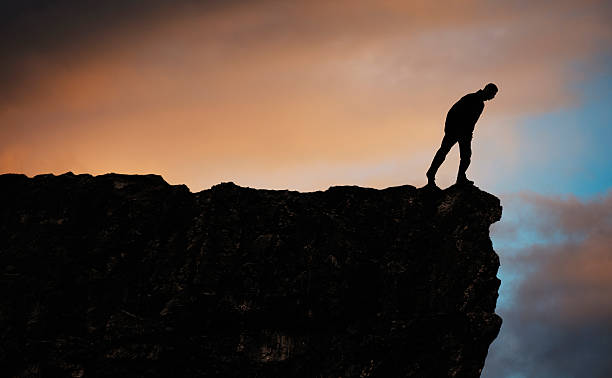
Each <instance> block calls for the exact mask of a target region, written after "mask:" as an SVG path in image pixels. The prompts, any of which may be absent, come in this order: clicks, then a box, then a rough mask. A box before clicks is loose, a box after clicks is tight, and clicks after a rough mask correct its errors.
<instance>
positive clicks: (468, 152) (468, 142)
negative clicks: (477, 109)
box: [457, 133, 474, 184]
mask: <svg viewBox="0 0 612 378" xmlns="http://www.w3.org/2000/svg"><path fill="white" fill-rule="evenodd" d="M459 156H460V157H461V161H460V162H459V173H458V174H457V184H473V183H474V182H473V181H470V180H468V179H467V177H466V175H465V172H466V171H467V169H468V167H469V166H470V162H471V158H472V133H470V134H469V135H466V136H462V137H460V138H459Z"/></svg>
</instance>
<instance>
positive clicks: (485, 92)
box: [481, 83, 497, 101]
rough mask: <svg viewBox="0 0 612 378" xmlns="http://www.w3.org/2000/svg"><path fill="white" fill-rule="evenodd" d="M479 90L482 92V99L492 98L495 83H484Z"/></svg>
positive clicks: (495, 91)
mask: <svg viewBox="0 0 612 378" xmlns="http://www.w3.org/2000/svg"><path fill="white" fill-rule="evenodd" d="M481 92H482V99H483V100H484V101H488V100H490V99H492V98H493V97H495V95H496V94H497V85H495V84H493V83H489V84H487V85H485V87H484V88H483V89H481Z"/></svg>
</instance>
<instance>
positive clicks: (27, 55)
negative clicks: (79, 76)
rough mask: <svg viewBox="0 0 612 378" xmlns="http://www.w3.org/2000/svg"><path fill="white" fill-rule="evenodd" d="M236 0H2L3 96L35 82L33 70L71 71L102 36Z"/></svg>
mask: <svg viewBox="0 0 612 378" xmlns="http://www.w3.org/2000/svg"><path fill="white" fill-rule="evenodd" d="M235 2H236V1H225V2H224V1H221V0H204V1H194V0H174V1H165V0H104V1H98V0H56V1H47V0H3V1H1V2H0V53H1V54H2V59H0V83H1V84H2V86H3V92H4V95H5V96H6V97H15V96H18V95H19V93H18V90H19V88H20V87H23V83H24V81H26V80H29V81H35V80H36V78H35V77H34V78H33V77H32V75H36V74H38V73H39V72H40V71H41V67H47V66H49V67H51V66H52V67H55V68H56V69H57V68H59V69H62V68H63V69H67V70H69V69H70V67H71V64H78V62H79V57H80V56H81V55H86V54H89V53H91V51H92V50H95V49H96V45H97V44H98V43H99V42H100V41H109V40H111V39H113V38H116V37H117V36H120V35H121V34H125V33H134V32H138V31H139V30H141V31H145V30H147V29H148V28H149V27H150V25H151V24H154V23H156V22H158V21H160V20H163V19H166V18H169V17H172V16H173V15H174V14H175V13H178V12H185V11H202V12H204V11H210V10H213V9H215V8H219V7H229V6H230V5H231V4H233V3H235ZM49 67H47V68H49ZM49 71H50V70H49ZM51 72H52V71H51ZM28 89H29V88H28ZM13 99H14V98H13Z"/></svg>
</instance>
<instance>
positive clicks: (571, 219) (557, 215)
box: [484, 192, 612, 378]
mask: <svg viewBox="0 0 612 378" xmlns="http://www.w3.org/2000/svg"><path fill="white" fill-rule="evenodd" d="M510 202H511V203H512V204H513V206H516V207H519V208H522V209H523V210H524V211H525V212H524V214H529V216H518V217H516V218H515V219H514V220H511V221H510V222H509V223H510V224H509V225H508V226H507V230H508V231H509V233H508V234H506V235H504V237H508V236H509V235H513V236H515V237H516V236H519V235H524V234H525V233H524V231H525V230H528V231H530V232H531V233H532V234H533V235H536V236H535V237H533V236H532V239H531V241H532V242H534V241H535V242H536V243H531V244H529V245H527V246H525V247H523V248H521V249H519V250H518V252H517V251H515V253H513V254H512V255H509V256H505V255H504V250H499V251H498V252H499V253H500V255H501V260H502V268H503V269H504V271H505V274H506V275H508V276H515V277H521V279H520V284H519V285H518V286H516V288H515V289H514V290H513V298H512V299H511V300H509V301H508V303H501V306H500V308H499V310H498V312H499V313H500V314H501V316H502V318H503V319H504V324H503V326H502V331H501V333H500V336H499V338H498V340H496V341H495V343H494V344H493V345H492V347H491V350H490V354H489V357H488V359H487V363H486V368H485V371H484V376H485V377H510V376H524V377H545V378H546V377H607V376H609V373H610V371H611V369H612V360H611V359H610V358H609V351H610V350H612V296H610V293H611V292H612V248H611V247H610V246H611V245H612V192H610V193H608V194H607V195H606V196H603V197H600V198H597V199H594V200H591V201H586V202H585V201H580V200H579V199H577V198H573V197H570V198H565V199H562V198H553V197H546V196H541V195H534V194H529V195H522V196H519V197H517V198H515V199H514V200H512V201H510ZM506 206H507V205H506ZM516 207H515V208H514V210H516ZM506 208H507V207H506ZM517 230H518V231H517ZM538 241H539V242H538ZM519 242H520V240H517V243H519Z"/></svg>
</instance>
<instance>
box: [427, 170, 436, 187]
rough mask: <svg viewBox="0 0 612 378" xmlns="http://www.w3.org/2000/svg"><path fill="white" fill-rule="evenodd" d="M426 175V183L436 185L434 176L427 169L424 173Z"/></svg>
mask: <svg viewBox="0 0 612 378" xmlns="http://www.w3.org/2000/svg"><path fill="white" fill-rule="evenodd" d="M425 176H427V185H428V186H436V176H434V175H432V174H431V173H430V172H429V171H428V172H427V173H426V174H425Z"/></svg>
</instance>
